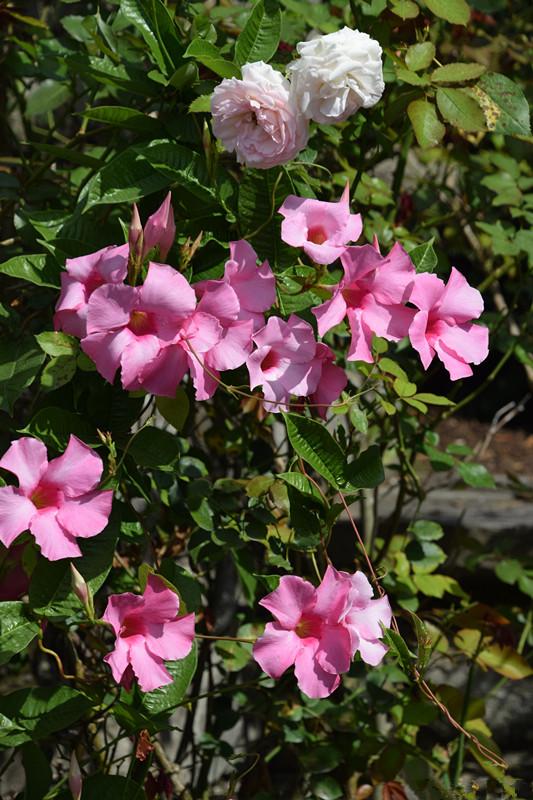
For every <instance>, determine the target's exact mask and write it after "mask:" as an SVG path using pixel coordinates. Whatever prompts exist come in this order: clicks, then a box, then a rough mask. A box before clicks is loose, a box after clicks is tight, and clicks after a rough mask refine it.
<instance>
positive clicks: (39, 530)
mask: <svg viewBox="0 0 533 800" xmlns="http://www.w3.org/2000/svg"><path fill="white" fill-rule="evenodd" d="M0 467H2V468H3V469H6V470H8V471H9V472H12V473H13V474H14V475H16V476H17V478H18V482H19V485H18V487H14V486H3V487H2V488H0V539H1V541H2V542H3V543H4V544H5V546H6V547H9V546H10V544H11V543H12V542H13V541H14V540H15V539H16V538H17V536H18V535H19V534H20V533H22V532H23V531H25V530H29V531H30V532H31V533H32V535H33V536H34V538H35V541H36V542H37V544H38V545H39V547H40V548H41V553H42V555H43V556H44V557H45V558H47V559H48V560H49V561H57V560H58V559H60V558H76V557H77V556H81V551H80V549H79V547H78V543H77V542H76V538H77V537H81V538H84V539H86V538H90V537H91V536H96V535H97V534H98V533H100V532H101V531H103V529H104V528H105V526H106V525H107V521H108V518H109V514H110V513H111V503H112V500H113V492H112V491H111V490H106V491H98V490H97V486H98V483H99V482H100V478H101V475H102V470H103V464H102V459H101V458H100V456H98V455H97V454H96V453H95V452H94V451H93V450H91V448H90V447H87V445H86V444H84V443H83V442H80V440H79V439H78V438H77V437H76V436H71V437H70V439H69V442H68V445H67V449H66V450H65V452H64V453H63V455H62V456H59V458H54V459H52V461H50V462H49V461H48V459H47V455H46V447H45V446H44V444H43V443H42V442H40V441H39V440H38V439H32V438H30V437H23V438H22V439H17V440H16V441H15V442H12V444H11V446H10V447H9V449H8V451H7V452H6V453H5V454H4V456H3V457H2V458H1V459H0Z"/></svg>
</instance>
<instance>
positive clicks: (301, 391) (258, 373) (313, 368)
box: [246, 314, 346, 412]
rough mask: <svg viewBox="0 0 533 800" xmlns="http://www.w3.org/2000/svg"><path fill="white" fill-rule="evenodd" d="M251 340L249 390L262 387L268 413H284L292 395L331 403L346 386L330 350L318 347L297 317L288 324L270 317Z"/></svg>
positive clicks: (294, 315) (312, 333) (306, 323)
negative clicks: (252, 349)
mask: <svg viewBox="0 0 533 800" xmlns="http://www.w3.org/2000/svg"><path fill="white" fill-rule="evenodd" d="M253 341H254V344H255V346H256V349H255V350H254V351H253V353H252V354H251V355H250V356H249V357H248V359H247V362H246V365H247V367H248V372H249V374H250V388H251V389H254V388H256V387H257V386H261V387H262V389H263V397H264V401H263V402H264V405H265V408H266V410H267V411H272V412H276V411H286V410H287V408H288V406H289V403H290V399H291V396H295V397H315V401H316V402H322V400H321V399H318V400H317V399H316V398H317V397H318V398H322V399H323V400H324V402H328V403H329V402H333V400H335V399H336V398H337V397H338V396H339V394H340V392H341V391H342V389H343V388H344V386H345V385H346V381H345V379H344V378H343V377H342V376H341V375H340V373H342V372H343V371H342V370H341V369H340V367H334V366H333V365H332V364H331V361H332V360H333V353H332V352H331V350H330V349H329V347H326V345H323V346H320V345H318V344H317V341H316V339H315V335H314V332H313V328H312V326H311V325H310V324H309V323H308V322H305V321H304V320H303V319H300V317H298V316H296V314H291V316H290V317H289V319H288V320H287V321H285V320H283V319H280V317H270V319H269V320H268V322H267V324H266V325H265V327H264V328H261V330H260V331H258V332H257V333H256V334H254V337H253ZM339 370H340V372H339ZM320 382H322V385H321V386H320V389H319V383H320Z"/></svg>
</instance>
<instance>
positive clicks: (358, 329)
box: [312, 243, 415, 363]
mask: <svg viewBox="0 0 533 800" xmlns="http://www.w3.org/2000/svg"><path fill="white" fill-rule="evenodd" d="M341 262H342V266H343V267H344V278H343V279H342V280H341V282H340V283H339V284H338V285H337V286H335V287H332V289H333V296H332V297H331V300H328V301H327V302H325V303H323V304H322V305H321V306H317V307H316V308H313V309H312V311H313V314H314V315H315V317H316V319H317V322H318V332H319V334H320V336H323V335H324V334H325V333H326V332H327V331H329V330H330V329H331V328H333V327H334V326H335V325H338V324H339V323H340V322H342V321H343V319H344V318H345V317H346V316H347V317H348V322H349V324H350V329H351V332H352V341H351V344H350V349H349V351H348V355H347V359H348V360H350V361H366V362H369V363H371V362H372V361H373V358H372V350H371V346H372V336H373V334H376V335H377V336H382V337H383V338H384V339H388V340H389V341H393V342H395V341H399V340H400V339H402V338H403V337H404V336H406V335H407V331H408V328H409V324H410V322H411V321H412V319H413V314H414V311H413V310H412V309H409V308H406V307H405V306H404V305H403V303H405V302H407V300H409V293H410V291H411V288H412V286H413V281H414V277H415V268H414V266H413V263H412V261H411V259H410V258H409V256H408V255H407V253H406V252H405V250H404V249H403V247H402V246H401V245H399V244H398V243H396V244H395V245H394V247H393V248H392V250H391V251H390V253H389V255H388V256H382V255H381V254H380V253H379V252H378V251H377V250H376V248H375V247H373V246H372V245H369V244H365V245H363V246H362V247H347V248H346V249H345V251H344V253H343V254H342V255H341Z"/></svg>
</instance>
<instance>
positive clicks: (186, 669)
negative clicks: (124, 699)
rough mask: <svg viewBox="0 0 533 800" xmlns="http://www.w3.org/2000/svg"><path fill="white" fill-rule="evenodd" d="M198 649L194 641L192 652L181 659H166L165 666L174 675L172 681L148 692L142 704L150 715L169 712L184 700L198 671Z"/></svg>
mask: <svg viewBox="0 0 533 800" xmlns="http://www.w3.org/2000/svg"><path fill="white" fill-rule="evenodd" d="M196 663H197V649H196V644H195V643H193V647H192V650H191V652H190V653H189V655H188V656H186V657H185V658H182V659H180V660H179V661H166V662H165V667H166V668H167V670H168V671H169V672H170V674H171V675H172V683H169V684H168V685H167V686H162V687H161V688H160V689H155V690H154V691H153V692H146V694H145V695H144V696H143V700H142V706H143V708H144V709H145V711H147V712H148V713H149V714H150V715H152V716H153V715H155V714H168V713H170V712H171V711H173V710H174V709H175V708H177V707H178V706H179V705H180V704H181V702H182V701H183V699H184V697H185V695H186V693H187V689H188V688H189V684H190V682H191V680H192V677H193V675H194V673H195V671H196Z"/></svg>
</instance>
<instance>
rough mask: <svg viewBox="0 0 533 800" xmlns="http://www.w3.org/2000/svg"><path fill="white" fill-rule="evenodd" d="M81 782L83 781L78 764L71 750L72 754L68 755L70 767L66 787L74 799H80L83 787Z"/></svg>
mask: <svg viewBox="0 0 533 800" xmlns="http://www.w3.org/2000/svg"><path fill="white" fill-rule="evenodd" d="M82 784H83V782H82V777H81V770H80V765H79V764H78V759H77V758H76V753H75V752H74V750H73V751H72V755H71V756H70V769H69V772H68V788H69V789H70V791H71V793H72V797H73V798H74V800H80V798H81V792H82V788H83V785H82Z"/></svg>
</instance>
